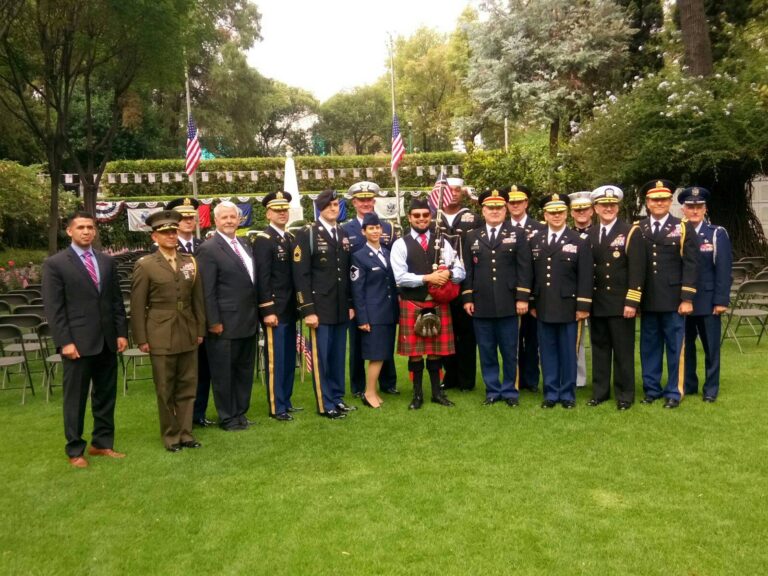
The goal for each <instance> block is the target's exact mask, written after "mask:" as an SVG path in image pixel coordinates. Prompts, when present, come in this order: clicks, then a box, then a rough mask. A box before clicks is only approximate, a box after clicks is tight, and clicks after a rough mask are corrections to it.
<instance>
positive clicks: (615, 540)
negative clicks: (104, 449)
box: [0, 340, 768, 576]
mask: <svg viewBox="0 0 768 576" xmlns="http://www.w3.org/2000/svg"><path fill="white" fill-rule="evenodd" d="M767 351H768V346H766V344H765V343H763V344H762V345H761V348H759V349H758V348H756V346H755V343H754V340H752V341H751V342H749V343H746V344H745V352H746V353H745V354H740V353H739V352H738V350H737V349H736V346H735V344H733V343H732V342H726V344H725V348H724V358H723V365H724V369H723V378H722V386H721V397H720V400H719V401H718V402H717V403H716V404H704V403H703V402H701V398H700V396H695V397H690V398H687V399H686V400H685V401H684V402H683V404H682V406H681V407H680V408H679V409H678V410H663V409H662V407H661V403H659V402H657V403H656V404H654V405H652V406H641V405H639V404H637V405H635V406H634V407H633V408H632V409H631V410H629V411H627V412H618V411H617V410H616V409H615V406H614V405H613V403H607V404H604V405H602V406H600V407H597V408H588V407H586V406H585V405H584V403H585V402H586V400H587V399H588V398H589V392H590V389H589V388H588V389H587V390H581V391H579V394H578V402H579V404H578V406H577V408H576V410H573V411H566V410H563V409H562V408H559V407H558V408H557V409H554V410H547V411H545V410H542V409H540V408H539V403H540V401H541V399H540V396H534V395H533V394H530V393H527V394H526V393H524V394H523V396H522V399H521V405H520V407H519V408H517V409H511V408H509V407H507V406H506V405H503V404H500V405H494V406H491V407H483V406H481V401H482V400H483V398H484V392H483V389H482V386H481V385H479V386H478V388H477V389H476V390H475V391H474V392H471V393H465V394H459V393H458V392H452V393H451V394H450V397H451V398H452V399H453V400H454V401H455V402H456V404H457V405H456V407H455V408H451V409H449V408H444V407H441V406H437V405H434V404H429V403H427V404H425V406H424V408H423V409H422V410H421V411H419V412H409V411H408V410H407V406H408V402H409V396H410V390H411V387H410V385H409V384H408V383H407V379H406V372H405V368H404V366H403V365H402V364H401V365H400V366H399V368H400V388H401V389H402V391H403V392H404V394H403V395H402V396H400V397H391V396H387V397H386V404H385V406H384V407H383V409H382V410H380V411H373V410H369V409H366V408H364V407H362V406H360V403H359V402H357V401H354V402H353V403H355V404H357V405H358V406H360V409H359V410H358V411H357V412H355V413H353V414H352V415H351V416H350V417H349V418H347V419H346V420H344V421H330V420H326V419H324V418H320V417H318V416H316V415H315V414H314V411H313V410H312V406H313V396H312V392H311V387H310V384H309V383H308V382H305V383H304V384H301V383H297V390H296V393H295V396H294V398H295V403H296V404H298V405H301V406H304V407H305V409H306V410H305V411H304V412H302V413H301V414H299V415H298V417H297V418H296V420H295V421H294V422H288V423H281V422H275V421H272V420H270V419H268V418H267V417H266V400H265V393H264V389H263V387H262V386H261V385H260V384H257V386H256V387H255V392H254V399H253V403H252V406H253V408H252V410H251V414H250V416H251V418H252V419H255V420H256V421H257V422H258V423H257V424H256V425H255V426H254V427H253V428H252V429H251V430H248V431H246V432H241V433H226V432H223V431H220V430H218V429H206V430H202V431H200V432H199V434H198V438H199V439H200V440H201V441H202V443H203V448H202V449H199V450H184V451H183V452H181V453H178V454H170V453H167V452H165V451H164V450H163V448H162V444H161V441H160V437H159V425H158V419H157V413H156V405H155V397H154V393H153V388H152V384H151V382H150V381H143V382H137V383H133V385H132V387H131V389H130V390H129V394H128V396H126V397H123V396H122V395H120V396H119V397H118V404H117V414H116V423H117V440H116V448H117V449H119V450H121V451H125V452H126V453H127V454H128V456H127V458H126V459H125V460H119V461H116V460H110V459H104V458H90V462H91V466H90V467H89V468H88V469H86V470H76V469H73V468H71V467H70V466H69V464H68V463H67V460H66V458H65V455H64V438H63V426H62V419H61V389H60V388H58V389H56V391H55V396H54V398H53V399H52V400H51V402H50V403H46V402H45V394H44V393H42V392H41V391H40V390H39V389H38V390H37V396H36V397H34V398H31V399H29V400H28V403H27V405H24V406H22V405H20V404H19V401H20V396H21V394H20V391H19V390H14V391H6V392H4V393H2V394H0V437H1V438H2V439H3V440H2V448H1V449H0V453H1V454H2V459H1V460H0V462H1V463H2V466H1V467H0V482H2V495H1V496H0V505H1V508H0V509H2V518H3V521H2V529H1V530H0V573H1V574H24V575H28V574H78V575H82V574H162V575H166V574H184V575H193V574H291V575H292V574H355V575H357V574H439V575H441V576H445V575H449V574H460V575H474V574H478V575H479V574H500V575H505V574H590V575H592V574H601V575H602V574H640V575H651V574H658V575H676V574H679V575H696V576H704V575H711V574H729V575H730V574H734V575H753V574H754V575H760V574H765V573H766V571H768V548H767V547H766V542H768V506H767V502H768V489H767V488H768V486H767V484H768V450H767V449H766V446H767V443H766V438H767V437H768V418H766V412H765V410H766V406H768V382H766V380H767V378H766V376H767V374H768V370H767V368H768V362H767V361H766V352H767ZM638 370H639V366H638ZM638 382H639V378H638ZM478 383H479V378H478ZM638 394H639V398H638V400H639V399H641V398H642V392H641V391H638ZM213 414H214V410H213V405H212V404H211V408H210V410H209V415H210V416H213ZM86 427H87V428H90V423H87V424H86Z"/></svg>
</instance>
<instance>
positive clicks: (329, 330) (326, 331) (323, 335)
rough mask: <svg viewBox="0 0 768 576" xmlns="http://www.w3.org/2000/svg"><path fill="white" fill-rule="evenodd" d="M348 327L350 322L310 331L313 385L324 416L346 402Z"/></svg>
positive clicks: (324, 326) (318, 409) (318, 405)
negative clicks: (345, 381)
mask: <svg viewBox="0 0 768 576" xmlns="http://www.w3.org/2000/svg"><path fill="white" fill-rule="evenodd" d="M348 326H349V323H348V322H344V323H343V324H320V325H319V326H318V327H317V328H311V329H310V331H309V334H310V346H311V349H312V384H313V388H314V391H315V399H316V400H317V411H318V413H320V414H325V413H326V412H329V411H331V410H334V409H335V408H336V405H337V404H339V403H340V402H343V400H344V376H345V372H346V361H345V360H346V352H347V328H348Z"/></svg>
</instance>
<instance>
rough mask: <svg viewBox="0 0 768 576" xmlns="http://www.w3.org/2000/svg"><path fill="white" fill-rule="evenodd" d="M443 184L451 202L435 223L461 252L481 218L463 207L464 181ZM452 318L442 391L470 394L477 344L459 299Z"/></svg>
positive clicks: (455, 180) (454, 303)
mask: <svg viewBox="0 0 768 576" xmlns="http://www.w3.org/2000/svg"><path fill="white" fill-rule="evenodd" d="M446 182H447V183H448V186H449V187H450V188H451V201H450V202H449V203H448V204H447V205H445V206H443V210H442V213H441V215H440V221H439V222H437V221H436V222H435V224H436V225H437V226H440V229H441V230H442V231H443V233H444V234H446V236H450V237H452V238H451V239H449V242H450V243H451V246H453V247H454V248H455V249H456V250H457V251H459V250H461V247H462V246H463V243H464V239H465V238H466V237H467V234H468V233H469V232H470V230H475V229H477V228H480V226H482V223H483V222H482V219H481V218H480V217H479V216H478V215H477V214H475V213H474V212H472V211H471V210H470V209H469V208H467V207H466V206H464V198H465V197H466V195H467V193H466V190H465V189H464V180H463V179H461V178H447V179H446ZM449 306H450V307H451V318H452V319H453V342H454V347H455V348H456V352H455V353H454V354H450V355H448V356H443V358H442V362H443V368H444V369H445V374H444V375H443V388H446V389H450V388H458V389H459V390H463V391H465V392H466V391H469V390H473V389H474V388H475V376H476V375H477V342H476V341H475V329H474V326H473V324H472V318H471V317H470V316H469V314H467V313H466V312H465V310H464V306H463V304H462V301H461V298H456V299H455V300H452V301H451V303H450V304H449Z"/></svg>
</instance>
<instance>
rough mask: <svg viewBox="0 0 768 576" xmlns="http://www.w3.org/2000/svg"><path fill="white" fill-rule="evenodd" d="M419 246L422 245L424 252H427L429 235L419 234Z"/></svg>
mask: <svg viewBox="0 0 768 576" xmlns="http://www.w3.org/2000/svg"><path fill="white" fill-rule="evenodd" d="M419 244H421V247H422V249H423V250H424V252H426V251H427V235H426V234H419Z"/></svg>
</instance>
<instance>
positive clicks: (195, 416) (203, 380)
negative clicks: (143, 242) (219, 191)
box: [165, 196, 213, 427]
mask: <svg viewBox="0 0 768 576" xmlns="http://www.w3.org/2000/svg"><path fill="white" fill-rule="evenodd" d="M198 206H200V202H199V201H198V200H197V199H196V198H189V197H188V196H185V197H183V198H176V199H175V200H171V201H170V202H168V203H167V204H166V205H165V208H166V210H176V212H178V213H179V214H181V218H182V220H181V222H179V224H180V225H181V224H182V223H183V222H184V221H185V219H190V220H191V221H192V222H195V224H196V223H197V208H198ZM202 243H203V241H202V240H200V238H198V237H197V236H194V235H193V236H190V237H188V238H183V237H182V234H181V230H180V231H179V238H178V241H177V247H176V250H177V251H178V252H180V253H182V254H197V250H198V248H199V247H200V244H202ZM210 396H211V368H210V366H209V365H208V353H207V351H206V349H205V340H203V343H202V344H200V346H198V348H197V392H196V394H195V408H194V410H193V412H192V423H193V424H195V425H196V426H201V427H207V426H210V425H211V424H213V422H212V421H210V420H208V418H206V412H207V411H208V400H209V398H210Z"/></svg>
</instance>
